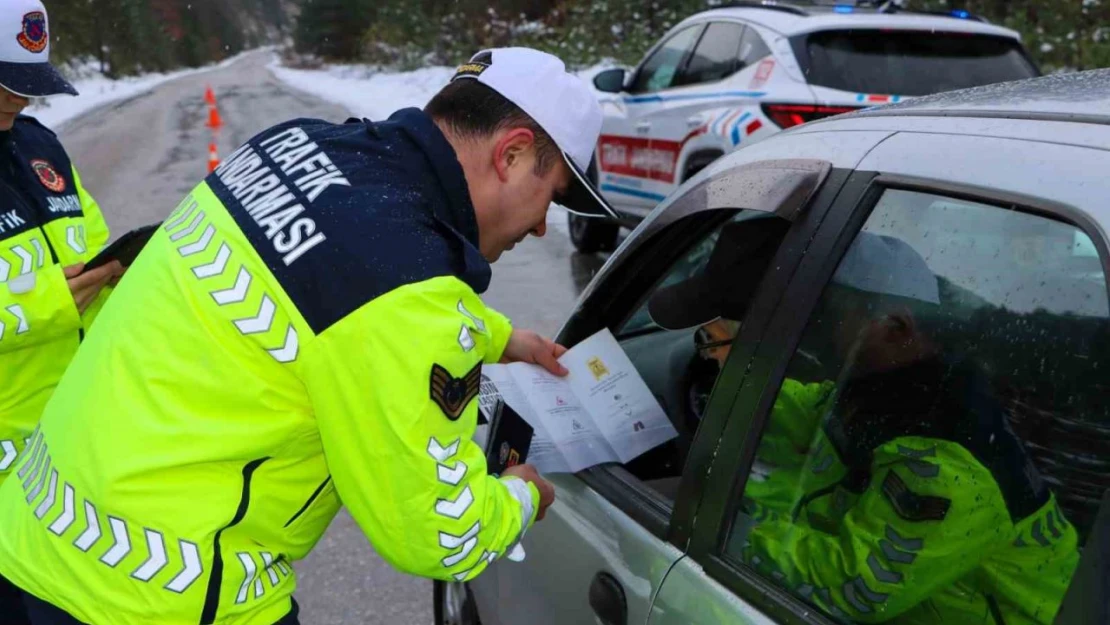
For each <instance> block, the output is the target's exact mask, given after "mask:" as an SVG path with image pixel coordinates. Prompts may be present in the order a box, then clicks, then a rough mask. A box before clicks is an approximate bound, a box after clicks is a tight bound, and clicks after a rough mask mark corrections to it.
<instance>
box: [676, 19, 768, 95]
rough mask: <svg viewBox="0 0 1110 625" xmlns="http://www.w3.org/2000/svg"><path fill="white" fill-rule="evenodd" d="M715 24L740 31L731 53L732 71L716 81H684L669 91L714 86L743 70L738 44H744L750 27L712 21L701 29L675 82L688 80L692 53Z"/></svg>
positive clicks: (741, 24) (726, 21)
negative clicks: (678, 79)
mask: <svg viewBox="0 0 1110 625" xmlns="http://www.w3.org/2000/svg"><path fill="white" fill-rule="evenodd" d="M715 24H722V25H726V26H736V27H738V28H739V29H740V36H739V37H738V38H737V39H736V49H735V50H733V51H732V69H731V70H730V71H729V72H728V73H727V74H725V75H724V76H722V77H720V78H718V79H716V80H699V81H694V82H685V81H684V82H681V83H679V84H675V85H672V86H671V87H668V88H669V89H679V88H685V87H697V86H701V85H712V84H716V83H719V82H723V81H725V80H728V79H729V78H732V77H733V76H735V75H736V72H739V71H740V70H741V69H743V67H744V66H741V63H740V44H741V43H743V42H744V36H745V35H746V34H747V32H748V31H749V30H750V29H751V27H750V26H748V25H747V24H745V23H744V22H741V21H739V20H712V21H709V22H706V23H705V28H703V29H702V31H701V33H700V34H699V35H698V40H697V41H696V42H695V43H694V47H693V48H691V49H690V53H689V55H688V56H687V58H686V62H685V63H684V64H683V67H682V70H681V71H680V72H679V73H678V77H676V82H677V78H688V73H689V71H690V63H691V62H692V61H693V60H694V52H696V51H697V49H698V46H700V45H701V42H702V41H704V40H705V37H706V35H708V34H709V29H710V28H711V27H712V26H714V25H715Z"/></svg>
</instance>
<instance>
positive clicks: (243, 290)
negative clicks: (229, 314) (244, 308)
mask: <svg viewBox="0 0 1110 625" xmlns="http://www.w3.org/2000/svg"><path fill="white" fill-rule="evenodd" d="M250 286H251V273H250V272H249V271H247V268H246V267H240V268H239V274H238V275H237V276H235V285H234V286H232V287H231V288H230V289H223V290H220V291H212V299H214V300H216V303H217V304H219V305H220V306H226V305H228V304H238V303H239V302H241V301H243V300H245V299H247V289H249V288H250Z"/></svg>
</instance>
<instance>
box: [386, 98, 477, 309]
mask: <svg viewBox="0 0 1110 625" xmlns="http://www.w3.org/2000/svg"><path fill="white" fill-rule="evenodd" d="M389 121H390V122H393V123H396V124H398V125H399V126H400V127H401V129H402V130H404V132H405V134H406V135H408V137H409V138H410V139H411V140H412V142H413V143H415V144H416V146H417V147H418V148H419V149H420V151H421V152H423V153H424V158H425V160H426V161H427V164H428V166H429V167H430V168H431V170H432V172H433V173H434V174H435V178H436V179H437V180H438V181H439V186H440V189H439V191H440V195H441V198H429V199H431V200H432V201H431V206H432V210H433V211H434V212H435V218H436V220H437V221H439V222H440V223H441V224H442V225H443V226H444V227H446V228H447V229H448V230H449V231H450V232H451V233H452V234H453V235H454V236H455V237H457V238H458V239H459V241H460V243H462V252H463V257H464V262H465V263H466V273H467V275H466V276H464V281H466V282H467V283H469V284H471V285H473V286H475V291H476V292H478V293H482V292H483V291H485V290H486V289H487V288H489V281H490V277H491V274H492V270H491V269H490V265H489V262H488V261H487V260H486V259H485V257H483V256H482V253H481V248H480V246H479V238H478V219H477V217H476V216H475V214H474V204H473V203H471V201H470V187H469V186H468V185H467V182H466V175H465V174H464V173H463V169H462V165H461V164H460V163H459V158H458V154H456V152H455V148H454V147H453V146H452V145H451V143H450V142H448V141H447V137H446V136H444V134H443V131H441V130H440V129H439V127H438V126H436V124H435V122H434V121H432V118H431V117H430V116H428V114H427V113H425V112H424V111H422V110H420V109H418V108H405V109H401V110H399V111H397V112H396V113H394V114H393V115H391V116H390V117H389ZM436 199H439V200H440V201H435V200H436Z"/></svg>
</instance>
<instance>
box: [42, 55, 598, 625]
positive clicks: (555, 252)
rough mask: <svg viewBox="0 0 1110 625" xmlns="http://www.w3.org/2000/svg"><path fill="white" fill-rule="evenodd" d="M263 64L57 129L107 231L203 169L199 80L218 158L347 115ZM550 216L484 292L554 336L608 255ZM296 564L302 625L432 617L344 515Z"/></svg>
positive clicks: (232, 69)
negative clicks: (262, 136)
mask: <svg viewBox="0 0 1110 625" xmlns="http://www.w3.org/2000/svg"><path fill="white" fill-rule="evenodd" d="M269 60H270V54H269V53H264V52H259V53H254V54H250V55H247V56H246V57H244V58H243V59H241V60H239V61H238V62H236V63H234V64H232V65H230V66H228V67H226V68H222V69H218V70H213V71H211V72H206V73H202V74H194V75H189V76H185V77H182V78H179V79H177V80H175V81H172V82H168V83H165V84H163V85H161V86H159V87H158V88H156V89H155V90H153V91H152V92H149V93H147V94H144V95H141V96H138V97H135V98H132V99H130V100H126V101H123V102H118V103H115V104H112V105H108V106H105V107H103V108H100V109H97V110H94V111H91V112H90V113H88V114H86V115H84V116H82V117H80V118H77V119H75V120H72V121H71V122H70V123H68V124H65V125H64V126H62V127H61V128H60V129H59V130H60V132H59V134H60V136H61V139H62V142H63V144H64V145H65V146H66V149H67V150H68V151H69V154H70V156H71V157H72V158H73V161H74V163H75V164H76V166H77V168H78V169H79V171H81V177H82V182H83V183H84V184H85V186H86V187H87V188H88V190H89V192H90V193H91V194H92V195H93V196H94V197H95V198H96V199H97V200H98V201H99V202H100V205H101V207H102V209H103V210H104V214H105V217H106V219H107V221H108V224H109V226H110V227H111V229H112V234H113V236H119V235H120V234H122V233H124V232H126V231H127V230H129V229H131V228H134V227H136V226H140V225H143V224H147V223H151V222H154V221H160V220H162V219H163V218H164V217H165V216H166V215H167V214H168V213H169V212H170V211H171V210H173V208H174V206H176V205H177V203H178V201H179V200H180V198H181V197H182V196H184V195H185V194H186V193H187V192H188V191H189V190H191V189H192V188H193V186H194V185H196V183H197V182H198V181H199V180H200V179H201V178H202V177H203V176H204V175H205V173H206V172H207V157H208V142H209V138H210V136H211V133H210V131H209V129H208V128H207V127H205V122H206V121H207V108H206V104H205V102H204V89H205V85H209V84H210V85H211V86H212V88H213V90H214V91H215V93H216V97H217V101H218V104H219V109H220V113H221V116H222V118H223V122H224V124H225V126H224V127H223V129H222V130H221V131H220V136H219V154H220V155H221V156H226V155H227V154H229V153H230V152H231V151H232V150H233V149H234V148H235V147H236V146H238V145H239V144H240V143H242V142H243V141H245V140H247V139H248V138H250V137H251V136H252V135H254V134H255V133H257V132H259V131H261V130H263V129H265V128H267V127H269V126H271V125H274V124H276V123H279V122H282V121H286V120H288V119H292V118H295V117H319V118H323V119H328V120H332V121H337V122H341V121H343V120H345V119H346V118H347V117H349V115H348V113H347V111H345V110H343V109H342V108H340V107H337V106H335V105H332V104H329V103H326V102H324V101H322V100H320V99H318V98H316V97H314V96H311V95H309V94H306V93H303V92H300V91H297V90H294V89H292V88H290V87H288V86H286V85H285V84H284V83H281V82H280V81H278V80H277V79H276V78H274V77H273V75H272V74H271V73H270V72H269V71H268V70H267V69H266V65H267V64H268V62H269ZM548 221H549V224H550V227H549V231H548V235H547V236H546V237H544V238H543V239H529V240H528V241H526V242H525V243H523V244H521V245H518V246H517V247H516V249H515V250H513V251H512V252H509V253H508V254H506V255H505V256H504V257H502V259H501V260H500V261H499V262H498V263H497V264H496V265H495V266H494V272H493V276H494V277H493V285H492V286H491V288H490V290H489V291H488V292H487V293H486V294H485V295H484V296H483V298H484V299H485V301H486V302H487V303H488V304H490V305H492V306H494V307H496V308H498V309H499V310H501V311H502V312H504V313H505V314H507V315H509V317H510V318H512V319H513V321H514V323H515V325H516V326H517V327H527V328H532V329H535V330H537V331H540V332H544V333H546V334H549V335H550V334H554V333H555V332H556V331H557V330H558V328H559V326H560V325H561V324H562V322H563V320H564V319H565V317H566V315H567V313H568V312H569V311H570V309H571V307H572V306H573V303H574V300H575V298H576V296H577V294H578V293H579V292H580V291H581V289H582V288H584V287H585V285H586V283H587V282H588V281H589V279H590V277H592V275H593V273H594V272H596V271H597V270H598V269H599V268H600V266H601V263H602V262H603V259H601V258H600V257H597V256H583V255H580V254H577V253H575V252H574V251H573V248H572V247H571V245H570V243H569V241H568V239H567V235H566V225H565V224H566V222H565V214H563V213H562V212H561V211H560V212H558V213H556V212H554V211H553V212H552V214H551V215H550V216H549V220H548ZM295 568H296V570H297V574H298V590H297V593H296V595H295V597H296V598H297V601H298V602H299V603H300V604H301V622H302V623H303V624H304V625H333V624H347V623H359V624H366V625H376V624H379V623H380V624H386V623H388V624H390V625H409V624H413V625H429V624H430V623H432V606H431V596H432V586H431V582H429V581H425V580H421V579H415V578H412V577H408V576H405V575H402V574H400V573H398V572H396V571H394V570H393V569H392V568H390V567H389V566H388V565H386V564H385V563H384V562H383V561H382V560H381V559H380V558H378V556H377V555H376V554H375V553H374V550H373V548H372V547H371V546H370V545H369V543H368V542H367V540H366V539H365V537H364V536H363V535H362V533H361V532H360V531H359V529H358V527H357V526H356V525H355V523H354V521H353V520H352V519H351V518H350V517H349V516H348V515H347V514H346V513H345V512H341V513H340V514H339V516H338V517H337V518H336V519H335V521H334V522H333V523H332V525H331V527H330V528H329V529H328V531H327V534H325V536H324V537H323V539H322V540H321V541H320V543H319V544H318V545H317V546H316V549H315V550H314V551H313V552H312V553H311V554H310V555H309V557H308V558H306V559H305V560H303V561H301V562H298V563H296V565H295Z"/></svg>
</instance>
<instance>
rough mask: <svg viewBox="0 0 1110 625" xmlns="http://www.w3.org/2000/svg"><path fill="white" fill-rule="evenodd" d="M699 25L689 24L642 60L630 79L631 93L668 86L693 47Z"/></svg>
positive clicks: (699, 29) (699, 30)
mask: <svg viewBox="0 0 1110 625" xmlns="http://www.w3.org/2000/svg"><path fill="white" fill-rule="evenodd" d="M701 28H702V27H701V25H697V26H691V27H689V28H686V29H683V30H680V31H679V32H677V33H675V34H674V35H673V36H672V37H671V38H670V39H668V40H667V41H666V43H664V44H663V45H662V46H660V47H659V48H658V49H657V50H656V51H655V52H653V53H652V54H651V56H649V57H648V58H647V60H645V61H644V64H643V65H642V66H641V67H640V71H638V72H637V73H636V78H635V79H634V80H633V81H632V86H631V88H630V91H631V92H632V93H645V92H651V91H659V90H660V89H666V88H667V87H670V86H671V85H672V84H673V83H674V80H675V77H676V76H677V75H678V71H679V68H680V67H681V66H682V64H683V62H684V61H685V60H686V57H687V55H688V53H689V52H690V49H691V48H693V47H694V42H695V41H696V40H697V37H698V33H699V32H701Z"/></svg>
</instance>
